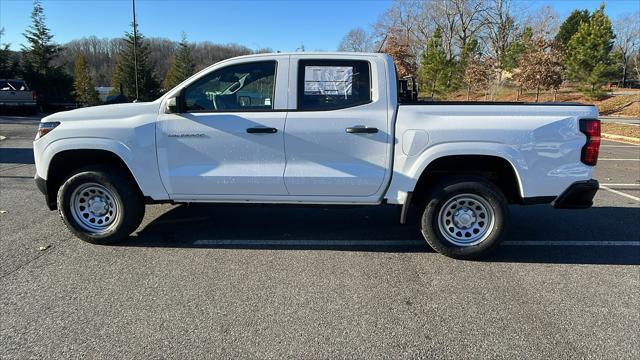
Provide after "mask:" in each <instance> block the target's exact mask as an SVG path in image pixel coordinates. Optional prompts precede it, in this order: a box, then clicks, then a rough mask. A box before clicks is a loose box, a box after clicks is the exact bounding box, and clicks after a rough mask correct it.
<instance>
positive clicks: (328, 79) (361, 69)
mask: <svg viewBox="0 0 640 360" xmlns="http://www.w3.org/2000/svg"><path fill="white" fill-rule="evenodd" d="M369 102H371V70H370V66H369V62H368V61H359V60H300V61H299V62H298V110H335V109H343V108H348V107H352V106H357V105H362V104H366V103H369Z"/></svg>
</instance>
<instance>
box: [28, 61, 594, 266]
mask: <svg viewBox="0 0 640 360" xmlns="http://www.w3.org/2000/svg"><path fill="white" fill-rule="evenodd" d="M398 99H399V94H398V89H397V78H396V71H395V67H394V64H393V61H392V59H391V57H390V56H388V55H385V54H364V53H292V54H282V53H279V54H260V55H250V56H243V57H237V58H233V59H229V60H225V61H222V62H220V63H217V64H214V65H212V66H211V67H209V68H207V69H205V70H202V71H201V72H199V73H197V74H196V75H194V76H192V77H191V78H189V79H188V80H186V81H184V82H183V83H182V84H180V85H178V86H177V87H176V88H175V89H172V90H171V91H169V92H168V93H166V94H165V95H164V96H162V97H161V98H159V99H157V100H156V101H153V102H148V103H134V104H120V105H107V106H97V107H91V108H84V109H77V110H72V111H68V112H61V113H57V114H54V115H51V116H48V117H46V118H44V119H42V122H41V124H40V127H39V130H38V134H37V137H36V139H35V141H34V146H33V147H34V153H35V161H36V169H37V174H36V176H35V179H36V183H37V185H38V187H39V189H40V190H41V191H42V192H43V193H44V194H45V197H46V202H47V204H48V206H49V207H50V209H52V210H54V209H56V208H57V209H59V211H60V214H61V215H62V219H63V220H64V222H65V223H66V224H67V226H68V227H69V229H71V231H72V232H73V233H75V234H76V235H77V236H78V237H80V238H81V239H83V240H85V241H88V242H91V243H97V244H105V243H113V242H116V241H120V240H123V239H125V238H127V237H128V236H129V234H131V233H132V232H133V231H134V230H136V228H137V227H138V226H139V224H140V222H141V219H142V217H143V213H144V209H145V206H144V205H145V204H153V203H160V202H171V203H193V202H209V203H270V204H272V203H286V204H326V205H381V204H395V205H398V206H399V209H400V210H401V211H400V216H399V218H400V221H401V222H403V223H404V222H405V220H406V217H407V210H408V209H409V207H410V206H415V207H416V208H417V209H418V211H419V215H420V219H419V223H420V227H421V230H422V233H423V235H424V237H425V239H426V241H427V242H428V244H429V245H430V246H431V247H433V248H434V249H435V250H437V251H438V252H440V253H442V254H445V255H447V256H451V257H455V258H463V259H469V258H476V257H479V256H481V255H484V254H486V253H487V252H489V251H490V250H491V249H493V248H495V247H496V245H498V243H499V241H500V239H501V237H502V235H503V234H504V233H505V226H506V223H507V218H508V209H509V208H508V205H509V204H525V205H526V204H540V203H551V204H553V206H554V207H556V208H586V207H589V206H591V205H592V199H593V196H594V195H595V193H596V191H597V189H598V183H597V181H595V180H592V179H591V177H592V170H593V166H594V165H595V164H596V161H597V157H598V150H599V145H600V122H599V121H598V120H597V118H598V112H597V110H596V108H595V107H594V106H590V105H580V104H521V103H502V104H501V103H438V102H424V103H419V102H412V103H399V100H398Z"/></svg>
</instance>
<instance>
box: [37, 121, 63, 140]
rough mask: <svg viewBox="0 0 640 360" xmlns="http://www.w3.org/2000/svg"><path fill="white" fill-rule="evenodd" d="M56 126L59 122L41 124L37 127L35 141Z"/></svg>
mask: <svg viewBox="0 0 640 360" xmlns="http://www.w3.org/2000/svg"><path fill="white" fill-rule="evenodd" d="M58 125H60V122H58V121H48V122H41V123H40V125H39V126H38V133H37V134H36V140H38V139H40V138H41V137H43V136H45V135H47V134H48V133H50V132H51V130H53V129H55V128H56V126H58Z"/></svg>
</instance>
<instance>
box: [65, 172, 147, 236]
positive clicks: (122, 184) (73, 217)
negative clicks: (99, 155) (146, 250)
mask: <svg viewBox="0 0 640 360" xmlns="http://www.w3.org/2000/svg"><path fill="white" fill-rule="evenodd" d="M57 201H58V209H59V211H60V216H61V217H62V219H63V220H64V222H65V223H66V225H67V227H68V228H69V229H70V230H71V232H73V233H74V234H75V235H76V236H77V237H79V238H80V239H82V240H84V241H86V242H89V243H92V244H113V243H116V242H119V241H121V240H123V239H125V238H126V237H127V236H129V234H131V233H132V232H133V231H134V230H135V229H136V228H137V227H138V225H140V222H141V221H142V217H143V216H144V201H143V197H142V195H141V194H140V191H139V190H138V188H137V186H136V184H135V183H133V181H132V180H131V179H129V178H128V177H126V176H123V174H122V173H120V172H118V171H117V170H115V169H111V168H107V167H92V168H85V169H81V170H80V171H78V172H77V173H75V174H73V175H72V176H71V177H69V178H68V179H67V180H66V181H65V182H64V183H63V184H62V186H60V189H59V190H58V198H57Z"/></svg>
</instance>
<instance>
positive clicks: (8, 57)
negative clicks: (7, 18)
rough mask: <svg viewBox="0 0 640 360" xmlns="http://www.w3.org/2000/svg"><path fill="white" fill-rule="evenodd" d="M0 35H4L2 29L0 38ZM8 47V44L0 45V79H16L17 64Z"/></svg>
mask: <svg viewBox="0 0 640 360" xmlns="http://www.w3.org/2000/svg"><path fill="white" fill-rule="evenodd" d="M2 35H4V28H0V38H2ZM9 47H10V44H1V45H0V79H7V78H13V77H16V72H17V71H18V63H17V61H15V57H14V56H13V52H12V51H11V50H9Z"/></svg>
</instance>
